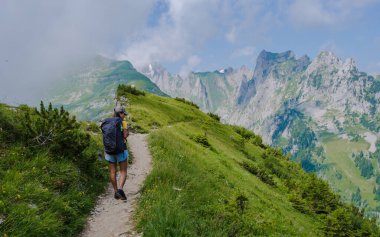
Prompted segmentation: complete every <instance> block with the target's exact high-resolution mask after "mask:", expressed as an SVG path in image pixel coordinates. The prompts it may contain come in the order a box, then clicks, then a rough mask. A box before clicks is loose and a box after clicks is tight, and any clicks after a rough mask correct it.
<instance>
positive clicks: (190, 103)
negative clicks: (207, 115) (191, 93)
mask: <svg viewBox="0 0 380 237" xmlns="http://www.w3.org/2000/svg"><path fill="white" fill-rule="evenodd" d="M175 100H177V101H181V102H182V103H185V104H188V105H191V106H193V107H195V108H197V109H199V106H198V105H197V104H194V103H193V102H192V101H189V100H186V99H184V98H179V97H175Z"/></svg>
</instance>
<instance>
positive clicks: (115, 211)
mask: <svg viewBox="0 0 380 237" xmlns="http://www.w3.org/2000/svg"><path fill="white" fill-rule="evenodd" d="M146 138H147V135H146V134H130V136H129V137H128V144H129V147H130V149H131V152H132V153H133V157H134V160H133V164H132V165H129V167H128V177H127V181H126V182H125V185H124V191H125V193H126V195H127V201H121V200H116V199H115V198H114V191H113V188H112V186H111V184H109V186H108V189H107V191H106V193H104V194H103V195H101V196H100V197H99V199H98V201H97V204H96V207H95V209H94V210H93V211H92V213H91V215H90V217H89V219H88V220H87V225H86V227H85V229H84V231H83V232H82V233H81V234H80V235H79V236H80V237H97V236H99V237H124V236H139V235H138V233H137V232H136V231H135V223H134V222H133V219H132V217H133V214H134V211H135V208H136V205H137V200H138V198H139V196H140V193H139V190H140V188H141V186H142V184H143V182H144V180H145V177H146V176H147V175H148V173H149V172H150V170H151V166H152V158H151V155H150V153H149V150H148V145H147V141H146Z"/></svg>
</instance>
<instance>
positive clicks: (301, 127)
mask: <svg viewBox="0 0 380 237" xmlns="http://www.w3.org/2000/svg"><path fill="white" fill-rule="evenodd" d="M235 70H236V69H235ZM142 72H143V73H144V71H142ZM200 75H203V76H204V75H208V73H203V74H199V73H198V74H196V73H190V76H189V78H191V77H192V78H191V79H188V80H189V81H199V82H207V83H202V84H201V83H198V84H196V83H194V84H193V85H191V86H190V85H186V84H184V83H183V82H181V83H179V81H181V80H185V79H183V78H179V77H178V76H176V77H170V74H168V73H167V74H165V76H164V77H160V75H155V78H152V77H150V78H151V79H152V81H154V82H155V83H156V84H157V85H158V86H159V87H160V88H161V89H162V90H163V91H165V92H166V93H168V94H169V95H171V96H174V95H175V96H178V94H181V95H182V97H184V98H186V99H189V100H192V101H193V102H195V103H196V104H198V105H200V107H201V109H202V110H204V111H209V112H212V113H216V114H218V115H220V116H221V119H222V120H223V121H225V122H227V123H231V124H238V125H240V126H244V127H246V128H249V129H250V130H253V131H254V132H255V133H257V134H260V135H261V136H262V137H263V139H264V141H265V142H267V143H269V144H272V145H274V146H280V147H282V149H283V150H284V151H285V152H291V153H292V159H294V160H297V161H299V162H301V165H302V166H303V167H304V169H305V170H308V171H313V172H317V173H318V174H319V175H320V176H322V177H325V178H326V179H328V180H329V182H330V184H332V186H333V187H334V188H335V189H337V190H340V193H341V194H342V196H343V198H344V199H345V200H346V201H351V196H352V195H354V194H355V192H356V189H357V187H359V186H368V188H363V189H362V190H361V191H362V193H361V195H362V196H363V197H364V196H365V198H363V199H362V200H361V201H362V202H364V204H363V203H362V204H358V205H362V206H363V205H364V206H366V207H365V208H367V210H368V212H367V213H370V212H371V213H377V211H374V212H372V211H373V210H375V209H376V207H377V206H378V205H379V204H378V203H377V201H375V200H374V198H376V195H377V194H376V193H374V192H373V190H372V188H378V187H377V184H376V183H374V181H373V179H374V177H377V176H378V175H379V173H380V172H379V168H377V167H379V161H378V160H380V159H379V158H378V155H377V154H378V153H376V151H378V150H379V149H380V148H379V147H380V142H379V140H380V122H379V121H380V118H379V116H378V114H379V112H380V106H379V104H380V102H379V101H380V80H379V76H377V77H374V76H371V75H368V74H366V73H364V72H360V71H359V69H358V68H357V66H356V64H355V61H354V60H353V59H351V58H349V59H346V60H341V59H340V58H338V57H337V56H336V55H335V54H333V53H332V52H327V51H322V52H320V53H319V54H318V55H317V56H316V57H315V58H314V59H313V60H310V59H309V57H308V56H306V55H304V56H302V57H300V58H296V57H295V54H294V53H293V52H292V51H286V52H283V53H271V52H267V51H265V50H263V51H262V52H261V53H260V54H259V57H258V59H257V62H256V66H255V70H254V72H250V73H249V74H245V76H242V74H239V75H237V76H236V77H233V78H229V81H230V82H234V83H230V84H229V86H230V87H222V86H218V85H220V84H221V82H223V81H224V78H223V77H222V76H214V77H211V76H208V77H206V78H202V77H201V76H200ZM178 91H181V92H180V93H177V92H178ZM197 91H199V93H198V96H197V94H196V93H194V92H197ZM210 93H214V94H219V95H227V96H219V97H215V96H214V97H211V96H209V94H210ZM205 101H207V103H204V102H205ZM220 101H222V102H220ZM218 102H219V103H218ZM328 134H331V135H328ZM331 136H332V138H334V139H333V140H331V139H330V138H329V139H328V137H331ZM331 144H340V145H339V146H341V145H343V144H350V145H349V146H350V148H348V149H346V150H343V152H344V154H336V153H335V152H334V150H333V149H331ZM356 147H360V149H359V148H358V149H359V150H358V149H357V148H356ZM366 147H367V148H366ZM359 151H363V152H364V153H365V154H367V155H365V156H366V157H367V158H357V156H356V154H357V153H358V152H359ZM353 156H355V157H356V158H352V157H353ZM369 157H372V158H369ZM338 159H339V160H340V162H339V163H336V161H337V160H338ZM359 160H361V161H359ZM342 162H343V163H342ZM344 163H347V164H349V166H348V167H349V168H350V172H351V173H353V174H350V175H349V174H345V172H346V171H345V169H346V168H347V167H346V166H345V165H343V164H344ZM364 164H367V165H364ZM365 167H370V168H365ZM368 169H369V170H372V171H371V172H372V173H371V175H370V176H366V175H365V174H366V170H368ZM341 174H343V176H342V177H343V178H341V179H338V178H336V177H340V176H341ZM352 175H353V176H352ZM363 175H364V176H363ZM350 176H352V177H354V178H350ZM370 177H372V178H370ZM350 180H351V181H354V182H353V183H352V184H349V183H347V182H350ZM359 184H360V185H359ZM379 206H380V205H379ZM376 215H378V214H376Z"/></svg>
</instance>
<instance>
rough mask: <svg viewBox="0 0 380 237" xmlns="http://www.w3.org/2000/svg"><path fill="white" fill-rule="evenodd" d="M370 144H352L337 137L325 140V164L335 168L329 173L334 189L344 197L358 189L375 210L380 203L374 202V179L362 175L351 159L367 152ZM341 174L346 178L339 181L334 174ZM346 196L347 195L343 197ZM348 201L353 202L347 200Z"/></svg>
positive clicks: (360, 142)
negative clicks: (364, 151)
mask: <svg viewBox="0 0 380 237" xmlns="http://www.w3.org/2000/svg"><path fill="white" fill-rule="evenodd" d="M368 147H369V145H368V143H366V142H365V141H363V140H361V141H358V142H352V141H349V140H346V139H338V138H337V137H333V136H331V137H329V138H328V139H325V140H324V149H325V151H326V157H327V159H326V160H325V162H324V164H327V165H329V166H332V167H334V168H333V169H329V170H328V171H327V172H329V173H330V175H328V176H329V177H331V179H330V180H329V182H330V184H331V185H332V187H334V188H336V189H338V188H339V190H340V193H341V194H342V196H346V197H347V196H350V195H351V193H354V192H355V191H356V189H357V187H359V188H360V190H361V195H362V197H363V199H366V200H367V202H368V203H369V204H370V206H371V207H373V208H375V207H376V206H377V205H378V203H377V202H376V201H375V200H374V197H375V196H374V194H373V192H372V191H373V187H374V186H375V180H374V178H371V179H366V178H364V177H363V176H361V175H360V171H359V169H358V168H357V167H356V166H355V163H354V161H353V160H352V158H351V155H352V153H353V152H354V153H356V152H359V151H362V150H367V149H368ZM336 172H339V173H340V174H342V175H343V177H345V178H341V179H338V178H336V177H335V175H334V173H336ZM343 194H345V195H343ZM347 201H351V200H349V199H347Z"/></svg>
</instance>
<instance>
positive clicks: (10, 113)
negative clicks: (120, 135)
mask: <svg viewBox="0 0 380 237" xmlns="http://www.w3.org/2000/svg"><path fill="white" fill-rule="evenodd" d="M23 113H25V108H24V109H20V108H15V107H9V106H6V105H2V104H0V131H1V133H0V141H1V145H0V220H1V221H0V236H2V237H3V236H49V237H50V236H74V235H76V234H77V233H78V232H79V231H80V230H81V229H82V227H83V225H84V224H85V222H86V218H87V215H88V213H89V212H90V210H91V208H92V207H93V205H94V203H95V200H96V198H97V196H98V194H99V193H101V192H102V191H104V186H105V183H106V176H105V175H104V174H106V172H104V171H102V169H103V168H104V165H103V164H102V163H100V162H99V161H97V156H96V153H97V152H98V150H99V149H101V144H100V141H101V140H100V134H96V133H94V132H90V131H87V133H88V134H91V135H92V137H91V139H90V140H91V141H90V145H89V147H87V149H86V150H85V151H84V152H85V154H86V156H87V157H88V159H89V160H91V162H89V163H87V164H86V167H87V168H88V169H89V170H87V171H86V172H85V171H84V170H83V169H82V168H81V167H79V165H78V163H77V162H74V161H73V160H70V158H68V157H65V156H63V155H62V154H52V153H51V152H49V150H48V148H44V147H40V148H38V149H37V150H35V149H32V148H30V147H27V146H26V145H25V144H24V143H23V142H22V137H20V136H18V135H17V136H18V137H15V138H14V140H13V139H9V138H6V137H9V136H10V137H12V136H13V135H12V134H8V135H7V134H6V133H7V130H11V131H12V133H16V131H20V132H22V130H20V129H21V127H20V125H21V120H22V118H23ZM82 126H83V128H82V129H84V130H85V129H86V128H88V126H87V125H86V124H85V123H83V124H82ZM24 132H25V131H23V133H24ZM68 139H69V138H68ZM85 169H86V168H85Z"/></svg>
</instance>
